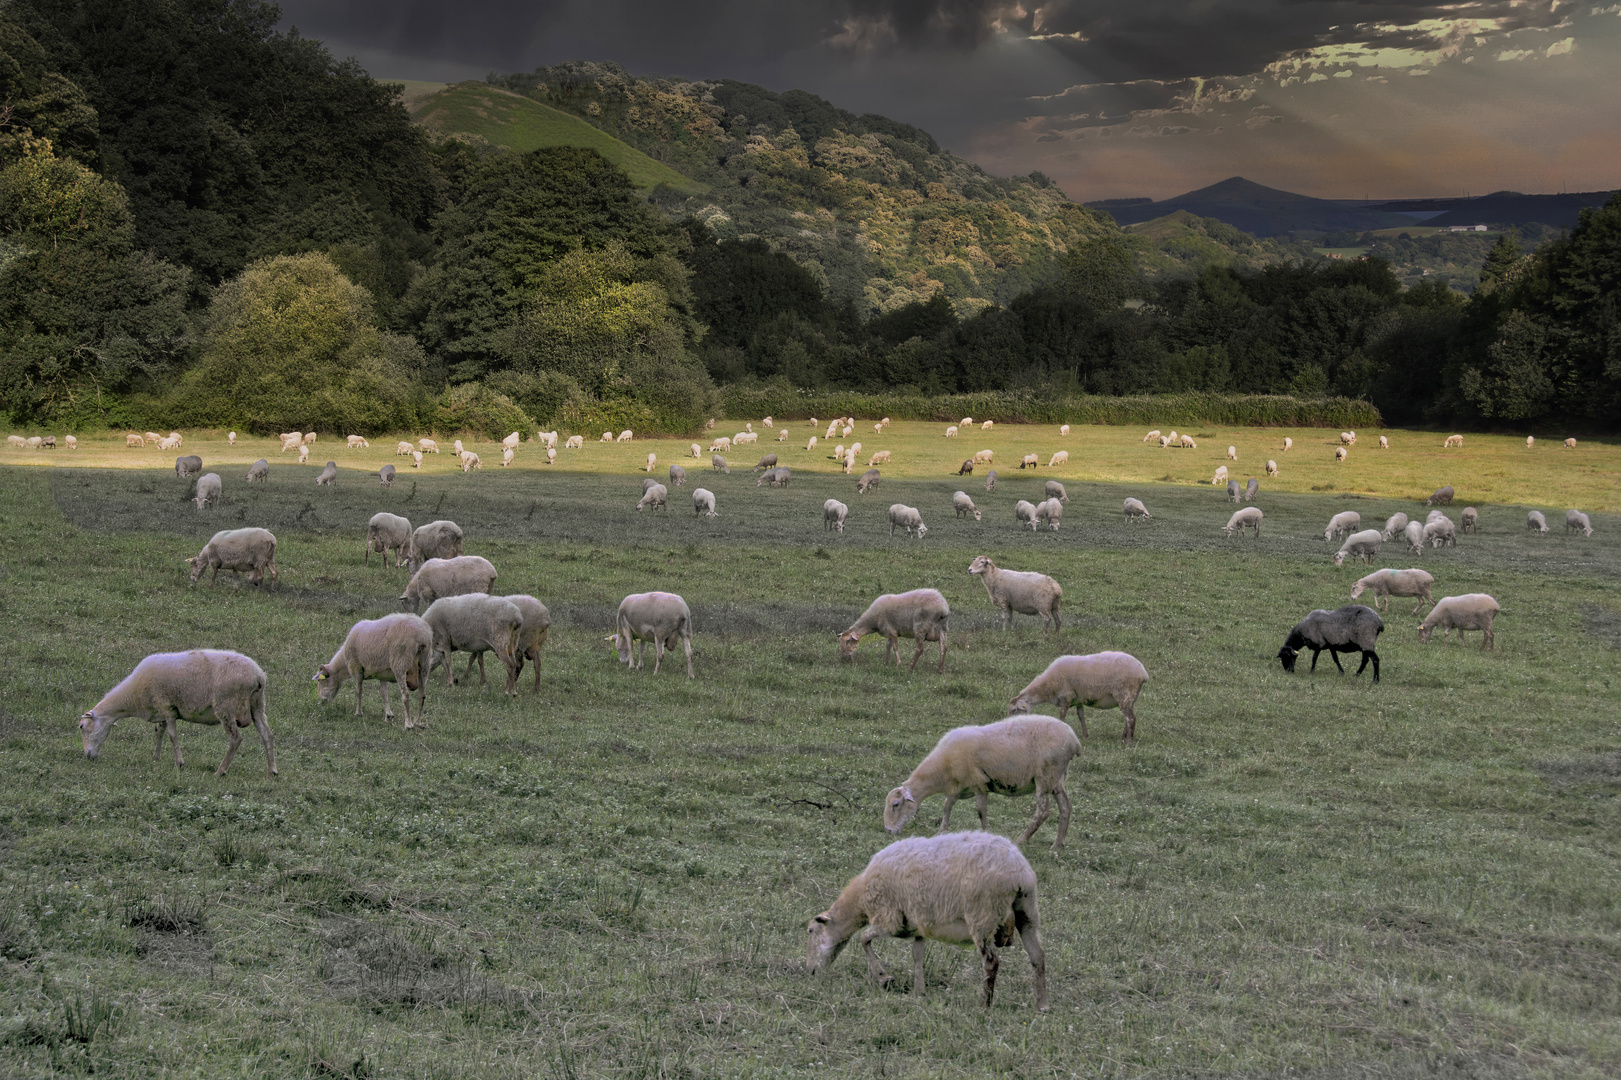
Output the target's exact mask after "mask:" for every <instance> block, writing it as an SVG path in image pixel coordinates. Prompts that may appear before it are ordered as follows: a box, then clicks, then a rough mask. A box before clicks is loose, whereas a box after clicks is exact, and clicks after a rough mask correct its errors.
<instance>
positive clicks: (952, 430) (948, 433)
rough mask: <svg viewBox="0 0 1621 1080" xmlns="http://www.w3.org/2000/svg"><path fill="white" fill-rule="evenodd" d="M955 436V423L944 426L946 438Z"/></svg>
mask: <svg viewBox="0 0 1621 1080" xmlns="http://www.w3.org/2000/svg"><path fill="white" fill-rule="evenodd" d="M956 437H957V426H956V425H955V424H953V425H952V426H950V427H948V428H946V438H948V439H955V438H956Z"/></svg>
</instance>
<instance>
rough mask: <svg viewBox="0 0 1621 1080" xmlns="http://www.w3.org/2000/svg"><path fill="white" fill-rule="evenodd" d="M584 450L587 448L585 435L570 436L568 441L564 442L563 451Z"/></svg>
mask: <svg viewBox="0 0 1621 1080" xmlns="http://www.w3.org/2000/svg"><path fill="white" fill-rule="evenodd" d="M584 448H585V436H584V435H570V436H569V437H568V438H567V439H565V440H563V449H564V450H583V449H584Z"/></svg>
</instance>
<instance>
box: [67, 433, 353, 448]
mask: <svg viewBox="0 0 1621 1080" xmlns="http://www.w3.org/2000/svg"><path fill="white" fill-rule="evenodd" d="M225 444H226V445H227V446H235V445H236V432H234V431H227V432H226V433H225ZM77 445H78V444H77V443H76V442H74V441H73V436H72V435H69V436H68V449H69V450H72V449H73V448H74V447H75V446H77ZM366 445H368V446H370V445H371V444H370V443H367V444H366Z"/></svg>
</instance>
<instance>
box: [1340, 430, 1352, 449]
mask: <svg viewBox="0 0 1621 1080" xmlns="http://www.w3.org/2000/svg"><path fill="white" fill-rule="evenodd" d="M1340 442H1342V443H1344V444H1345V445H1346V446H1352V445H1354V444H1355V443H1356V435H1355V434H1354V433H1352V432H1349V431H1342V432H1340Z"/></svg>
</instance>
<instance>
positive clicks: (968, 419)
mask: <svg viewBox="0 0 1621 1080" xmlns="http://www.w3.org/2000/svg"><path fill="white" fill-rule="evenodd" d="M957 423H958V424H959V425H960V426H962V427H972V426H973V423H974V418H973V417H972V416H965V417H963V418H962V419H961V420H958V421H957Z"/></svg>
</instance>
